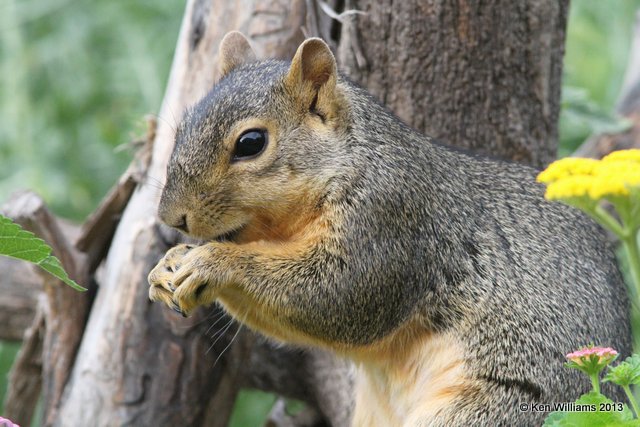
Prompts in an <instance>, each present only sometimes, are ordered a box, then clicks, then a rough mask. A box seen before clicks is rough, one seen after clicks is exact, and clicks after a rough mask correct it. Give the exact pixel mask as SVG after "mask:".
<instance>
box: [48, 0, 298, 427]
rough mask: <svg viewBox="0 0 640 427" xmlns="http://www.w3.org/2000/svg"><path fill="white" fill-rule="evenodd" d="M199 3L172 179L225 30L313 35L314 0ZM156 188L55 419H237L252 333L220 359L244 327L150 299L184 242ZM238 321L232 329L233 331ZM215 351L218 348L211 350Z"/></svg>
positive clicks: (170, 98) (262, 50) (287, 43)
mask: <svg viewBox="0 0 640 427" xmlns="http://www.w3.org/2000/svg"><path fill="white" fill-rule="evenodd" d="M287 3H288V2H284V1H280V2H275V1H252V2H244V3H243V5H242V6H243V7H241V8H240V7H236V5H235V4H234V3H232V2H225V1H218V0H212V1H209V0H195V1H190V2H189V3H188V4H187V9H186V13H185V16H184V20H183V25H182V29H181V33H180V38H179V41H178V46H177V50H176V55H175V59H174V64H173V67H172V71H171V77H170V81H169V85H168V88H167V93H166V96H165V100H164V103H163V107H162V109H161V113H160V117H161V118H162V119H163V120H161V121H160V122H159V125H158V129H157V135H156V138H155V142H154V146H153V153H152V159H151V164H150V167H149V169H148V171H147V176H148V177H149V180H148V181H153V182H158V181H159V182H163V180H164V171H165V167H166V163H167V161H168V158H169V154H170V153H171V150H172V147H173V132H174V130H175V126H176V124H177V121H179V119H180V116H181V115H182V111H183V110H184V109H185V107H186V106H188V105H190V104H193V103H195V102H196V101H197V100H198V99H199V98H200V97H202V96H203V95H204V94H205V93H206V91H207V90H208V89H209V87H210V86H211V85H212V84H213V82H214V80H215V78H216V74H217V49H218V44H219V42H220V40H221V39H222V37H223V36H224V34H226V33H227V32H228V31H230V30H233V29H240V30H242V31H244V32H245V33H248V34H249V35H251V36H252V37H253V41H254V45H255V48H256V50H257V51H258V52H259V54H261V55H264V56H269V57H286V56H290V55H291V54H292V53H293V52H294V51H295V48H296V47H297V45H298V43H299V42H300V41H301V40H302V39H303V34H302V32H301V31H300V28H301V27H302V25H303V23H304V19H305V14H304V2H302V1H297V2H294V3H293V6H292V7H291V9H289V10H287V7H286V5H287ZM158 196H159V194H158V188H157V186H156V185H150V184H142V185H140V186H139V187H138V189H137V190H136V192H135V193H134V194H133V196H132V197H131V199H130V200H129V203H128V205H127V208H126V210H125V211H124V214H123V217H122V220H121V221H120V223H119V225H118V228H117V231H116V234H115V237H114V239H113V242H112V244H111V247H110V249H109V254H108V256H107V259H106V263H105V265H104V271H103V274H102V276H101V277H100V278H99V283H100V289H99V291H98V294H97V296H96V300H95V302H94V306H93V309H92V311H91V315H90V318H89V322H88V324H87V328H86V332H85V335H84V337H83V341H82V344H81V347H80V350H79V352H78V356H77V360H76V364H75V366H74V369H73V372H72V375H71V378H70V380H69V383H68V385H67V388H66V393H65V398H66V399H65V401H64V402H63V404H62V405H61V407H60V411H59V417H58V418H57V420H56V421H55V422H54V424H58V425H65V426H87V425H135V426H145V425H148V426H150V425H208V426H224V425H226V424H227V420H228V418H229V414H230V412H231V409H232V406H233V402H234V399H235V394H236V392H237V390H238V387H239V384H240V381H239V379H238V377H239V372H240V368H241V367H243V366H244V363H245V359H246V358H247V357H248V351H247V350H246V349H247V348H248V347H249V346H250V343H251V339H250V337H249V336H248V335H243V336H242V337H238V338H239V339H238V340H237V342H236V345H234V346H232V347H231V348H229V349H228V351H226V352H225V355H224V357H222V358H219V355H221V353H222V352H223V350H224V349H225V348H226V346H227V344H229V342H230V339H231V338H232V337H233V335H232V334H235V332H236V329H237V326H235V325H233V324H231V323H228V321H227V320H226V319H225V320H224V321H221V322H218V325H222V326H223V327H224V329H223V330H222V331H221V333H220V335H222V339H220V340H212V339H211V338H210V336H209V335H208V333H209V332H210V331H209V329H210V327H211V326H212V324H213V323H214V321H215V320H219V319H218V318H219V316H220V313H219V312H216V313H211V311H210V310H209V312H208V313H209V314H214V315H215V316H217V317H216V319H213V320H212V319H211V316H210V315H207V314H206V312H205V311H204V310H201V311H200V312H199V313H198V315H196V316H194V317H192V318H190V319H187V320H185V319H182V318H181V317H180V316H178V315H176V313H173V312H171V311H169V310H166V308H165V307H162V306H161V305H159V304H151V303H150V302H149V300H148V296H147V293H148V284H147V280H146V277H147V274H148V272H149V271H150V269H151V268H152V267H153V265H155V263H156V262H157V261H158V260H159V259H160V258H161V257H162V255H163V253H164V252H165V251H166V250H167V249H169V247H170V246H171V245H173V244H174V243H175V235H173V234H172V233H166V232H165V231H164V230H163V229H162V228H161V227H159V225H158V224H157V223H156V220H155V211H156V208H155V206H156V205H157V201H158ZM227 326H228V327H227ZM212 349H213V351H211V350H212Z"/></svg>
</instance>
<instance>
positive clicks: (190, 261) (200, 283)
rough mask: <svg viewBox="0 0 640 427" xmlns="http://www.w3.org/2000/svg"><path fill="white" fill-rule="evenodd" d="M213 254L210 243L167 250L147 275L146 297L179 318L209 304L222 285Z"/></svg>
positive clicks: (212, 247)
mask: <svg viewBox="0 0 640 427" xmlns="http://www.w3.org/2000/svg"><path fill="white" fill-rule="evenodd" d="M215 252H216V247H215V244H213V243H209V244H206V245H203V246H198V247H194V246H192V245H178V246H176V247H174V248H172V249H170V250H169V251H168V252H167V254H166V255H165V256H164V258H162V260H160V262H159V263H158V265H156V266H155V268H154V269H153V270H151V273H149V277H148V280H149V285H150V286H151V287H150V289H149V298H150V299H151V300H152V301H162V302H164V303H165V304H166V305H168V306H169V307H170V308H172V309H173V310H175V311H177V312H178V313H180V314H182V315H183V316H187V315H188V314H189V313H191V312H192V311H193V310H194V309H195V308H196V307H197V306H199V305H206V304H209V303H211V302H213V301H214V300H215V294H216V290H217V289H218V288H219V285H220V284H221V283H222V280H220V275H219V274H216V270H217V269H216V268H214V260H216V258H217V257H216V255H215Z"/></svg>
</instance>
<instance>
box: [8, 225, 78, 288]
mask: <svg viewBox="0 0 640 427" xmlns="http://www.w3.org/2000/svg"><path fill="white" fill-rule="evenodd" d="M0 255H5V256H9V257H12V258H17V259H20V260H24V261H29V262H31V263H33V264H36V265H37V266H39V267H40V268H42V269H43V270H45V271H47V272H49V273H50V274H52V275H54V276H55V277H57V278H58V279H60V280H62V281H63V282H64V283H66V284H67V285H69V286H71V287H72V288H73V289H76V290H78V291H86V289H85V288H83V287H82V286H80V285H78V284H77V283H76V282H74V281H73V280H71V279H70V278H69V276H68V275H67V273H66V272H65V271H64V269H63V268H62V264H60V261H59V260H58V258H56V257H54V256H53V255H51V247H50V246H49V245H47V244H46V243H45V242H44V240H42V239H40V238H38V237H36V236H35V235H34V234H33V233H31V232H29V231H26V230H23V229H22V227H20V226H19V225H18V224H16V223H15V222H13V221H12V220H11V219H9V218H7V217H5V216H3V215H0Z"/></svg>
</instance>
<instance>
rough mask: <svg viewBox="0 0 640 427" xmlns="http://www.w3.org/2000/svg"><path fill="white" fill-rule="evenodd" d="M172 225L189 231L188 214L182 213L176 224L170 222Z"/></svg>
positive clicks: (186, 231)
mask: <svg viewBox="0 0 640 427" xmlns="http://www.w3.org/2000/svg"><path fill="white" fill-rule="evenodd" d="M169 225H170V226H171V227H174V228H177V229H178V230H180V231H184V232H185V233H188V232H189V226H188V225H187V215H186V214H185V215H182V216H181V217H180V218H178V220H177V221H176V222H175V223H174V224H169Z"/></svg>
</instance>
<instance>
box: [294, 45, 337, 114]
mask: <svg viewBox="0 0 640 427" xmlns="http://www.w3.org/2000/svg"><path fill="white" fill-rule="evenodd" d="M337 74H338V69H337V65H336V59H335V58H334V56H333V53H331V49H329V46H327V44H326V43H325V42H324V41H323V40H322V39H319V38H311V39H307V40H305V41H304V42H303V43H302V44H301V45H300V47H298V50H297V51H296V54H295V56H294V57H293V60H292V61H291V67H290V68H289V72H288V73H287V76H286V77H285V84H286V85H287V86H288V87H289V88H290V89H291V92H292V93H293V94H294V95H295V96H297V97H298V98H299V101H300V102H303V103H305V104H306V105H305V106H306V107H309V108H311V109H318V110H320V111H323V112H324V113H330V112H331V111H330V109H331V107H332V106H333V101H334V99H335V87H336V80H337ZM327 109H329V110H327Z"/></svg>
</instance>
